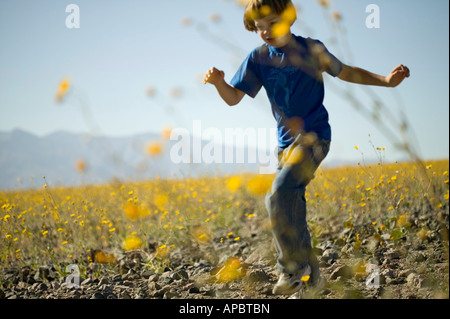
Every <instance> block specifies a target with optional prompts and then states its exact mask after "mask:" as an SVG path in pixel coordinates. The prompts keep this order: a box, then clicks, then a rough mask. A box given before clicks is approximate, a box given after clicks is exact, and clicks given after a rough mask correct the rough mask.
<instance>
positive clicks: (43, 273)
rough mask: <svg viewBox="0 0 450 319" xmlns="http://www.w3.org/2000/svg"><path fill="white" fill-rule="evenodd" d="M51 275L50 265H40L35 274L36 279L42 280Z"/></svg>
mask: <svg viewBox="0 0 450 319" xmlns="http://www.w3.org/2000/svg"><path fill="white" fill-rule="evenodd" d="M49 275H50V268H49V267H48V266H40V267H39V268H38V270H37V271H36V274H35V275H34V280H36V281H41V280H45V279H47V278H48V277H49Z"/></svg>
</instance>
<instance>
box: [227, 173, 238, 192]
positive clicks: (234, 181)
mask: <svg viewBox="0 0 450 319" xmlns="http://www.w3.org/2000/svg"><path fill="white" fill-rule="evenodd" d="M225 183H226V185H227V187H228V189H229V190H230V191H231V192H233V193H234V192H235V191H236V190H238V189H239V187H240V186H241V178H240V177H239V176H233V177H230V178H228V179H227V180H226V181H225Z"/></svg>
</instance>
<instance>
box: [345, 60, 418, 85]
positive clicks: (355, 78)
mask: <svg viewBox="0 0 450 319" xmlns="http://www.w3.org/2000/svg"><path fill="white" fill-rule="evenodd" d="M408 77H409V69H408V68H407V67H406V66H404V65H402V64H400V65H399V66H397V67H396V68H394V69H393V70H392V71H391V73H389V75H388V76H382V75H378V74H375V73H372V72H369V71H367V70H364V69H361V68H357V67H353V66H348V65H345V64H343V65H342V71H341V73H339V75H338V78H340V79H341V80H344V81H347V82H351V83H357V84H364V85H376V86H385V87H396V86H397V85H399V84H400V83H402V81H403V80H404V79H405V78H408Z"/></svg>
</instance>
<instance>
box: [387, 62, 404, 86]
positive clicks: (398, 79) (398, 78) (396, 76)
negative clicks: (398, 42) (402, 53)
mask: <svg viewBox="0 0 450 319" xmlns="http://www.w3.org/2000/svg"><path fill="white" fill-rule="evenodd" d="M405 78H409V69H408V68H407V67H406V66H404V65H403V64H400V65H399V66H397V67H396V68H395V69H393V70H392V71H391V73H390V74H389V75H388V76H387V77H386V83H387V86H388V87H396V86H397V85H399V84H400V83H402V81H403V80H404V79H405Z"/></svg>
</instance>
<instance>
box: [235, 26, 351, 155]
mask: <svg viewBox="0 0 450 319" xmlns="http://www.w3.org/2000/svg"><path fill="white" fill-rule="evenodd" d="M341 70H342V63H341V62H340V61H339V60H338V59H337V58H336V57H335V56H333V55H332V54H331V53H330V52H329V51H328V50H327V49H326V47H325V46H324V45H323V43H322V42H320V41H319V40H314V39H311V38H303V37H301V36H295V35H292V39H291V40H290V41H289V43H288V44H287V45H286V46H284V47H281V48H276V47H273V46H270V45H268V44H263V45H262V46H260V47H258V48H256V49H254V50H253V51H252V52H251V53H250V54H249V55H248V56H247V58H246V59H245V60H244V62H243V63H242V65H241V66H240V68H239V69H238V71H237V72H236V74H235V75H234V77H233V79H232V80H231V82H230V84H231V85H232V86H234V87H235V88H237V89H239V90H241V91H243V92H244V93H246V94H247V95H249V96H251V97H252V98H254V97H255V96H256V94H257V93H258V92H259V90H260V89H261V87H264V88H265V89H266V92H267V96H268V97H269V100H270V103H271V105H272V113H273V115H274V117H275V119H276V121H277V130H278V145H279V146H280V147H286V146H288V145H289V144H290V143H292V142H293V140H294V139H295V137H296V136H297V135H298V134H302V133H305V132H308V133H310V132H312V133H315V134H316V135H317V137H318V138H319V139H324V140H331V128H330V124H329V123H328V112H327V110H326V109H325V107H324V105H323V99H324V95H325V90H324V85H323V78H322V73H323V72H324V71H325V72H327V73H329V74H330V75H332V76H337V75H338V74H339V73H340V72H341Z"/></svg>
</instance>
